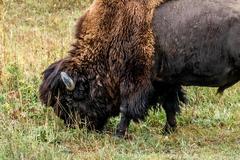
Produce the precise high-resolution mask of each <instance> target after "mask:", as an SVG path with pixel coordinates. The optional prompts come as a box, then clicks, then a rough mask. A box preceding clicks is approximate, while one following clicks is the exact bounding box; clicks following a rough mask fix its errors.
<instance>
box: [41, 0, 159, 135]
mask: <svg viewBox="0 0 240 160" xmlns="http://www.w3.org/2000/svg"><path fill="white" fill-rule="evenodd" d="M162 2H163V0H95V1H94V3H93V4H92V5H91V6H90V8H89V9H88V10H87V11H86V13H85V14H84V15H83V16H82V17H81V18H80V20H79V22H78V24H77V30H76V36H75V37H76V42H75V43H74V45H73V49H72V50H71V51H70V55H69V56H68V57H66V58H65V59H63V60H60V61H59V62H56V63H54V64H52V65H51V66H50V67H49V68H48V69H47V70H46V71H45V72H44V80H43V83H42V85H41V87H40V99H41V100H42V102H43V103H44V104H46V105H50V106H56V104H57V106H58V104H59V103H61V106H62V108H65V110H66V108H67V110H71V109H69V108H70V106H69V104H71V105H72V106H74V105H73V103H74V104H78V105H76V108H78V109H79V108H81V107H82V106H81V105H82V103H81V104H80V103H78V102H74V101H75V99H72V100H70V99H69V98H71V97H68V98H64V96H65V97H66V94H67V93H68V91H66V89H64V87H63V83H62V82H61V80H60V76H59V74H60V72H62V71H64V72H67V73H68V74H69V75H70V76H71V77H72V78H73V80H74V81H75V82H76V83H83V82H84V83H85V82H86V83H88V88H89V89H88V90H89V94H88V95H87V97H88V101H87V102H86V101H85V102H86V104H88V105H86V106H87V107H82V108H84V109H80V111H79V112H78V113H79V114H82V115H83V116H84V117H88V118H89V117H93V118H92V121H98V120H99V119H98V117H99V116H100V117H101V116H103V117H104V116H105V117H109V116H112V115H115V114H116V113H117V112H119V110H120V111H121V113H122V114H123V115H124V116H126V117H128V118H130V119H133V120H136V121H137V120H138V119H143V118H144V116H145V115H146V113H147V105H148V97H149V94H150V93H151V90H152V84H151V79H150V77H151V68H152V58H153V51H154V38H153V34H152V27H151V21H152V16H153V10H154V8H155V7H156V6H157V5H158V4H160V3H162ZM77 86H78V84H77V85H76V87H77ZM80 86H81V85H80ZM78 87H79V86H78ZM76 89H77V88H76ZM76 89H75V90H74V91H72V93H69V94H70V95H71V94H72V96H74V93H75V92H77V91H76ZM86 90H87V89H86V87H85V90H84V92H87V91H86ZM82 94H83V93H82ZM84 94H86V93H84ZM77 95H78V94H77ZM80 96H82V95H81V94H80ZM56 97H58V98H56ZM59 97H60V100H59ZM57 99H58V101H57ZM85 99H86V98H85ZM99 99H101V101H102V102H101V103H100V102H99V101H100V100H99ZM103 99H104V100H103ZM66 101H67V102H66ZM70 101H71V103H70ZM72 101H73V102H72ZM96 101H97V102H96ZM103 101H104V102H103ZM65 102H66V103H65ZM94 103H95V104H94ZM89 104H91V105H89ZM96 104H97V106H98V107H93V106H94V105H96ZM100 106H101V107H100ZM91 108H95V109H91ZM99 108H101V111H100V112H101V113H100V112H99V114H98V113H96V114H94V113H95V112H96V111H97V110H98V109H99ZM62 110H63V109H62ZM86 110H87V111H86ZM103 110H104V111H103ZM112 110H114V113H113V112H112ZM101 114H102V115H101ZM58 115H59V114H58ZM68 115H69V113H68ZM59 116H60V115H59ZM94 116H95V117H94ZM60 117H61V116H60ZM64 117H67V115H64ZM63 119H64V118H63ZM89 119H91V118H89ZM103 121H104V120H103ZM95 124H96V125H98V124H97V123H95ZM95 127H96V126H95ZM100 128H101V127H100ZM124 129H125V128H124V127H123V130H124Z"/></svg>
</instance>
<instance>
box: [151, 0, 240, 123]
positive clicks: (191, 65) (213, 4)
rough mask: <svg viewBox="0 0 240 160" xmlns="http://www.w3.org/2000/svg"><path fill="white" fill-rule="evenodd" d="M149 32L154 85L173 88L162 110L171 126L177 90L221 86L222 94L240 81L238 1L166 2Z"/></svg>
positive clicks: (239, 3) (180, 0)
mask: <svg viewBox="0 0 240 160" xmlns="http://www.w3.org/2000/svg"><path fill="white" fill-rule="evenodd" d="M153 31H154V35H155V43H156V46H155V58H154V61H155V64H154V72H153V73H154V76H153V77H154V78H153V79H154V84H155V85H156V86H158V85H159V84H165V85H164V86H166V85H168V86H169V89H170V90H175V91H173V92H172V94H171V96H170V99H169V100H168V102H167V103H169V106H168V107H166V106H165V108H166V110H167V117H168V120H169V123H170V125H171V126H175V125H176V121H175V111H174V109H171V106H170V103H172V105H173V106H174V105H178V103H177V100H176V99H177V98H176V96H177V94H175V96H174V92H175V93H176V88H177V87H179V86H181V85H186V86H207V87H219V90H218V91H219V92H223V91H224V89H226V88H228V87H230V86H232V85H233V84H235V83H237V82H238V81H239V80H240V0H228V1H226V0H201V1H198V0H179V1H172V2H168V3H166V4H163V5H162V6H160V7H158V8H157V9H156V11H155V14H154V19H153ZM174 88H175V89H174ZM158 89H159V90H160V91H161V90H162V89H163V90H168V89H166V87H165V88H161V85H160V87H159V88H158ZM175 108H178V107H175Z"/></svg>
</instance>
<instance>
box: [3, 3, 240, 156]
mask: <svg viewBox="0 0 240 160" xmlns="http://www.w3.org/2000/svg"><path fill="white" fill-rule="evenodd" d="M3 1H4V2H2V1H1V0H0V4H1V5H0V11H1V19H0V20H1V23H0V160H4V159H24V160H25V159H31V160H32V159H33V160H34V159H40V160H41V159H63V160H66V159H104V160H105V159H119V160H120V159H121V160H122V159H149V160H152V159H204V160H205V159H224V160H225V159H240V84H238V85H235V86H234V87H232V88H230V89H229V90H227V91H226V92H225V93H224V95H222V96H220V95H216V89H209V88H197V87H188V88H186V90H187V92H188V96H189V97H188V98H189V104H188V105H185V106H183V112H182V114H181V116H179V117H178V125H179V126H178V130H177V132H176V133H174V134H172V135H169V136H163V135H162V134H161V129H162V127H163V126H164V122H165V115H164V113H163V112H162V111H158V112H151V113H150V116H149V117H148V118H147V119H146V121H145V122H143V123H140V124H131V126H130V131H129V134H130V135H131V137H132V138H131V139H128V140H122V139H117V138H114V137H113V134H114V129H115V126H116V123H117V121H118V118H115V119H112V120H111V121H110V122H109V123H108V125H107V128H106V133H104V134H99V133H95V132H88V131H86V130H85V129H84V128H83V129H69V128H66V127H65V126H64V124H63V122H62V121H61V120H60V119H58V118H57V117H56V116H55V115H54V113H53V112H52V110H51V109H49V108H45V107H44V106H42V105H41V103H40V102H39V100H38V87H39V84H40V82H41V72H42V71H43V70H44V69H45V68H46V67H47V66H48V65H49V64H51V63H52V62H54V61H55V60H57V59H60V58H62V57H64V56H65V55H66V54H67V51H68V50H69V49H70V44H71V43H72V42H73V33H74V25H75V23H76V20H77V18H78V17H79V16H80V15H81V14H82V13H83V11H84V8H86V7H87V6H88V4H89V2H88V1H81V0H68V1H65V0H58V1H57V0H3ZM54 1H55V2H54Z"/></svg>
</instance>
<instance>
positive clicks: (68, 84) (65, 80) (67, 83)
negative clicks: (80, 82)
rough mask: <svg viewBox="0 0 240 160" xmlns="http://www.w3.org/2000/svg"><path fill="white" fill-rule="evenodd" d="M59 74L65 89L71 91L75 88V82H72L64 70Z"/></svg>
mask: <svg viewBox="0 0 240 160" xmlns="http://www.w3.org/2000/svg"><path fill="white" fill-rule="evenodd" d="M60 75H61V79H62V81H63V83H64V84H65V86H66V88H67V90H69V91H73V90H74V89H75V83H74V82H73V80H72V78H71V77H70V76H69V75H68V74H67V73H66V72H61V73H60Z"/></svg>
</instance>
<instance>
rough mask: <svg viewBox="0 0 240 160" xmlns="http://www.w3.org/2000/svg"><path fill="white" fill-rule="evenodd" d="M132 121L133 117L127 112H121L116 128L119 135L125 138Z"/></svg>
mask: <svg viewBox="0 0 240 160" xmlns="http://www.w3.org/2000/svg"><path fill="white" fill-rule="evenodd" d="M130 122H131V118H129V117H128V116H126V114H124V113H121V119H120V122H119V124H118V126H117V130H116V136H117V137H120V138H123V137H124V136H125V134H126V131H127V129H128V126H129V124H130Z"/></svg>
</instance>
